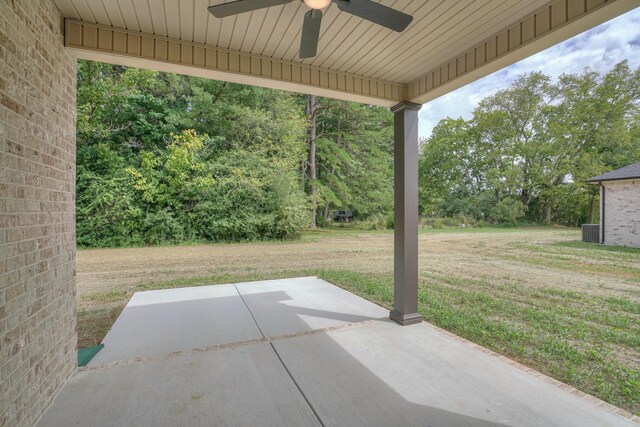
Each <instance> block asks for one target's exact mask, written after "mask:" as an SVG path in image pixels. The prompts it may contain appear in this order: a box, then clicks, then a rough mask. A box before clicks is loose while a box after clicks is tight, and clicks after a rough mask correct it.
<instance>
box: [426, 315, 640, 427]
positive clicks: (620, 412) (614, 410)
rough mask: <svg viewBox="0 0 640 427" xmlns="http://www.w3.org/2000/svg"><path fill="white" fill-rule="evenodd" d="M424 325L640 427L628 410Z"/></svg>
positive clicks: (484, 348)
mask: <svg viewBox="0 0 640 427" xmlns="http://www.w3.org/2000/svg"><path fill="white" fill-rule="evenodd" d="M422 325H424V326H426V327H427V328H430V329H433V330H435V331H437V332H440V333H441V334H443V335H446V336H448V337H450V338H453V339H455V340H456V341H458V342H460V343H462V344H466V345H468V346H470V347H472V348H474V349H476V350H478V351H481V352H483V353H485V354H488V355H490V356H493V357H495V358H496V359H499V360H501V361H503V362H506V363H508V364H509V365H511V366H513V367H514V368H517V369H519V370H521V371H523V372H526V373H527V374H529V375H531V376H533V377H535V378H538V379H541V380H543V381H545V382H546V383H548V384H551V385H552V386H554V387H556V388H559V389H561V390H564V391H566V392H569V393H571V394H573V395H574V396H576V397H578V398H580V399H581V400H583V401H586V402H588V403H590V404H591V405H594V406H596V407H599V408H601V409H603V410H605V411H606V412H609V413H611V414H614V415H617V416H619V417H620V418H624V419H626V420H630V421H633V422H635V423H636V424H638V425H640V417H639V416H637V415H635V414H632V413H631V412H629V411H626V410H624V409H622V408H618V407H617V406H615V405H612V404H610V403H608V402H605V401H604V400H602V399H598V398H597V397H595V396H592V395H590V394H588V393H585V392H583V391H581V390H578V389H577V388H575V387H572V386H570V385H568V384H566V383H563V382H562V381H558V380H557V379H555V378H552V377H550V376H548V375H545V374H543V373H542V372H540V371H536V370H535V369H533V368H530V367H529V366H526V365H523V364H522V363H519V362H516V361H515V360H513V359H510V358H508V357H507V356H504V355H502V354H500V353H496V352H495V351H493V350H490V349H488V348H486V347H483V346H481V345H479V344H476V343H474V342H473V341H469V340H468V339H465V338H462V337H461V336H458V335H456V334H454V333H453V332H449V331H447V330H446V329H442V328H440V327H438V326H436V325H433V324H431V323H429V322H425V321H423V322H422Z"/></svg>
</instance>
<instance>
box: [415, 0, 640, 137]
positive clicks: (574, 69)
mask: <svg viewBox="0 0 640 427" xmlns="http://www.w3.org/2000/svg"><path fill="white" fill-rule="evenodd" d="M623 59H627V60H628V61H629V66H630V67H631V68H632V69H636V68H638V67H640V8H637V9H635V10H632V11H631V12H628V13H626V14H625V15H622V16H619V17H617V18H615V19H613V20H611V21H609V22H605V23H604V24H602V25H600V26H598V27H595V28H592V29H591V30H589V31H587V32H585V33H582V34H580V35H578V36H576V37H573V38H571V39H569V40H567V41H565V42H563V43H560V44H558V45H556V46H553V47H550V48H549V49H547V50H544V51H542V52H540V53H538V54H536V55H534V56H531V57H529V58H526V59H523V60H522V61H520V62H517V63H515V64H513V65H511V66H509V67H507V68H504V69H502V70H500V71H497V72H495V73H493V74H491V75H489V76H487V77H485V78H483V79H480V80H478V81H476V82H474V83H471V84H469V85H467V86H464V87H462V88H460V89H458V90H456V91H455V92H451V93H450V94H447V95H444V96H441V97H440V98H438V99H435V100H433V101H431V102H428V103H427V104H424V106H423V107H422V109H421V110H420V128H419V134H420V137H428V136H429V135H430V134H431V130H432V129H433V127H434V126H435V125H436V124H437V123H438V122H439V121H440V120H441V119H444V118H446V117H453V118H457V117H463V118H465V119H469V118H471V114H472V112H473V109H474V108H475V107H476V106H477V105H478V102H479V101H480V100H481V99H483V98H485V97H487V96H488V95H491V94H492V93H494V92H495V91H497V90H500V89H503V88H506V87H507V86H508V85H509V84H510V83H511V82H512V81H513V80H514V79H515V78H516V77H517V76H519V75H521V74H524V73H527V72H531V71H542V72H544V73H545V74H547V75H549V76H551V77H553V78H556V77H558V76H560V75H561V74H563V73H580V72H582V71H583V70H584V69H585V68H587V67H589V68H591V69H593V70H596V71H599V72H600V73H606V72H607V71H609V70H611V68H613V66H614V65H615V64H617V63H618V62H620V61H622V60H623Z"/></svg>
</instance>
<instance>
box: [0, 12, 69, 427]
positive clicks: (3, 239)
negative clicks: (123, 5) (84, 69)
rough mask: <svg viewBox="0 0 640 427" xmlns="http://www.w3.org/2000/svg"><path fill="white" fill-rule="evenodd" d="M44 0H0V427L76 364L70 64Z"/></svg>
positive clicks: (18, 419)
mask: <svg viewBox="0 0 640 427" xmlns="http://www.w3.org/2000/svg"><path fill="white" fill-rule="evenodd" d="M61 24H62V22H61V16H60V13H59V12H58V10H57V8H56V7H55V6H54V4H53V2H52V1H51V0H0V425H2V426H5V425H6V426H22V425H25V426H28V425H32V424H33V423H34V422H35V421H37V419H38V418H39V416H40V415H41V414H42V412H43V411H44V409H45V408H46V407H47V405H48V404H49V403H50V401H51V399H52V398H53V396H55V394H56V393H57V392H58V390H59V389H60V388H61V386H62V385H63V384H64V383H65V382H66V380H67V379H68V378H69V377H70V376H71V375H72V374H73V372H74V370H75V365H76V354H75V346H76V333H75V326H76V320H75V278H74V275H75V224H74V221H75V218H74V216H75V207H74V204H75V201H74V198H75V61H74V60H72V59H71V58H69V57H68V56H67V55H66V54H65V52H64V50H63V36H62V25H61Z"/></svg>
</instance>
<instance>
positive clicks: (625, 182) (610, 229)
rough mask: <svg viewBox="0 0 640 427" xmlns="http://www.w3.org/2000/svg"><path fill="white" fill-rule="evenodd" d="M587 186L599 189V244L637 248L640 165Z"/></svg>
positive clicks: (605, 176) (639, 240) (638, 238)
mask: <svg viewBox="0 0 640 427" xmlns="http://www.w3.org/2000/svg"><path fill="white" fill-rule="evenodd" d="M587 182H592V183H597V184H599V185H600V243H603V244H605V245H617V246H631V247H635V248H640V163H634V164H632V165H629V166H626V167H624V168H620V169H616V170H614V171H611V172H607V173H605V174H603V175H600V176H596V177H594V178H591V179H588V180H587Z"/></svg>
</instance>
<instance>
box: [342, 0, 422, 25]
mask: <svg viewBox="0 0 640 427" xmlns="http://www.w3.org/2000/svg"><path fill="white" fill-rule="evenodd" d="M333 2H334V3H335V4H337V5H338V8H339V9H340V10H341V11H343V12H347V13H350V14H352V15H355V16H359V17H360V18H363V19H366V20H367V21H371V22H374V23H376V24H379V25H382V26H383V27H387V28H390V29H392V30H393V31H397V32H399V33H401V32H403V31H404V30H405V29H406V28H407V27H408V26H409V24H410V23H411V21H413V16H411V15H407V14H406V13H402V12H400V11H398V10H395V9H391V8H390V7H387V6H385V5H382V4H379V3H376V2H374V1H371V0H333Z"/></svg>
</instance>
